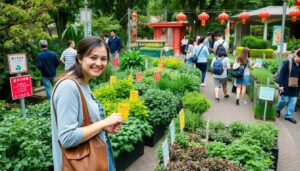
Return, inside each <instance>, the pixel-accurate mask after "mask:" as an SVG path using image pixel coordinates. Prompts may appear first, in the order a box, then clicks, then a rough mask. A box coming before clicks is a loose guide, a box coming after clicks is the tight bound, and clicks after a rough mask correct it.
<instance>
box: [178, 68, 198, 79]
mask: <svg viewBox="0 0 300 171" xmlns="http://www.w3.org/2000/svg"><path fill="white" fill-rule="evenodd" d="M177 71H178V72H180V73H184V74H190V75H194V76H197V77H199V79H201V72H200V70H199V69H197V68H196V67H193V66H190V65H181V66H180V67H179V68H178V69H177Z"/></svg>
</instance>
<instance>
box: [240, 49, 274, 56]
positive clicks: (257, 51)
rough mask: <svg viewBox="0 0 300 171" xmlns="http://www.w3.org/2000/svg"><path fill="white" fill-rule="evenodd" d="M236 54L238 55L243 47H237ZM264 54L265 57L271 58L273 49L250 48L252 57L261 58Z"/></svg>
mask: <svg viewBox="0 0 300 171" xmlns="http://www.w3.org/2000/svg"><path fill="white" fill-rule="evenodd" d="M236 50H237V51H236V54H237V56H239V55H240V54H241V52H242V50H243V47H237V49H236ZM264 54H265V57H266V58H273V57H274V56H275V55H274V50H273V49H250V56H251V57H252V58H262V57H263V56H264Z"/></svg>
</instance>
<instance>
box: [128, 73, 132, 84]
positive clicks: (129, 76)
mask: <svg viewBox="0 0 300 171" xmlns="http://www.w3.org/2000/svg"><path fill="white" fill-rule="evenodd" d="M128 80H129V81H130V83H132V81H133V76H132V75H128Z"/></svg>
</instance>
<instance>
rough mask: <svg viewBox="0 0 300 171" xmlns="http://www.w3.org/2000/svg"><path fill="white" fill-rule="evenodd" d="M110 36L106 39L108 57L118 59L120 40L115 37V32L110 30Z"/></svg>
mask: <svg viewBox="0 0 300 171" xmlns="http://www.w3.org/2000/svg"><path fill="white" fill-rule="evenodd" d="M110 35H111V37H110V38H109V39H108V46H109V49H110V56H111V57H117V58H118V57H119V53H120V50H121V47H122V40H121V38H119V37H118V36H117V34H116V30H111V32H110Z"/></svg>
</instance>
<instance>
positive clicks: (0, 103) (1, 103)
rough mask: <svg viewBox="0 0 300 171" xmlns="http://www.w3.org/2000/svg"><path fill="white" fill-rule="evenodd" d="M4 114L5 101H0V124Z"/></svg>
mask: <svg viewBox="0 0 300 171" xmlns="http://www.w3.org/2000/svg"><path fill="white" fill-rule="evenodd" d="M5 112H6V104H5V101H3V100H0V122H1V121H2V119H3V116H2V115H3V114H4V113H5Z"/></svg>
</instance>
